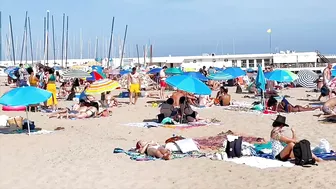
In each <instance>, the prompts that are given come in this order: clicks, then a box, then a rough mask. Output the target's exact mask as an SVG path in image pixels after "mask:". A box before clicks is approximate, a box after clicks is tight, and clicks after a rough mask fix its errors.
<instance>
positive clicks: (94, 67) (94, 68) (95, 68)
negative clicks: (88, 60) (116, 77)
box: [91, 65, 104, 70]
mask: <svg viewBox="0 0 336 189" xmlns="http://www.w3.org/2000/svg"><path fill="white" fill-rule="evenodd" d="M91 68H92V70H103V69H104V68H103V66H96V65H95V66H91Z"/></svg>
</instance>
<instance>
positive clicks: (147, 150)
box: [136, 140, 171, 160]
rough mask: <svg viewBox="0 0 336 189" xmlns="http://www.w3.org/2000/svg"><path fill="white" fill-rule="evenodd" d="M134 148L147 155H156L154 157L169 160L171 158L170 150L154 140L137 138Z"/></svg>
mask: <svg viewBox="0 0 336 189" xmlns="http://www.w3.org/2000/svg"><path fill="white" fill-rule="evenodd" d="M136 150H137V151H138V152H139V153H141V154H146V155H148V156H152V157H156V158H162V159H164V160H170V159H171V152H170V151H169V150H168V149H166V148H164V147H163V146H161V145H160V144H158V143H156V142H153V141H151V142H145V141H142V140H139V141H138V142H137V144H136Z"/></svg>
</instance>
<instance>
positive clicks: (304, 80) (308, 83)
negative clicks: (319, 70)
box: [294, 70, 319, 88]
mask: <svg viewBox="0 0 336 189" xmlns="http://www.w3.org/2000/svg"><path fill="white" fill-rule="evenodd" d="M297 76H298V79H297V80H295V81H294V84H295V85H299V86H302V87H305V88H316V87H317V84H316V82H315V81H316V80H317V79H318V78H319V76H318V75H317V74H316V73H315V72H313V71H311V70H301V71H299V72H298V74H297Z"/></svg>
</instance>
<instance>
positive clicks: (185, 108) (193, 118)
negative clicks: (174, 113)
mask: <svg viewBox="0 0 336 189" xmlns="http://www.w3.org/2000/svg"><path fill="white" fill-rule="evenodd" d="M179 103H180V111H181V112H180V113H181V115H182V116H184V115H185V116H186V119H187V121H188V122H197V121H200V120H204V119H203V118H201V117H199V115H198V113H197V112H196V111H194V110H193V109H192V108H191V106H190V104H189V102H188V101H187V99H186V97H184V96H183V97H181V98H180V101H179Z"/></svg>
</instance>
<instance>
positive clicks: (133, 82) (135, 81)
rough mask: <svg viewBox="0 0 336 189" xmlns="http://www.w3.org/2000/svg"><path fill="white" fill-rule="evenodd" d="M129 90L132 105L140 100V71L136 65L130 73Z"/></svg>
mask: <svg viewBox="0 0 336 189" xmlns="http://www.w3.org/2000/svg"><path fill="white" fill-rule="evenodd" d="M127 82H128V91H129V93H130V94H129V98H130V105H131V104H135V103H136V101H137V100H138V95H139V93H140V89H141V82H140V76H139V73H137V72H136V67H133V68H132V72H131V73H129V74H128V79H127ZM133 94H134V102H133Z"/></svg>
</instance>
